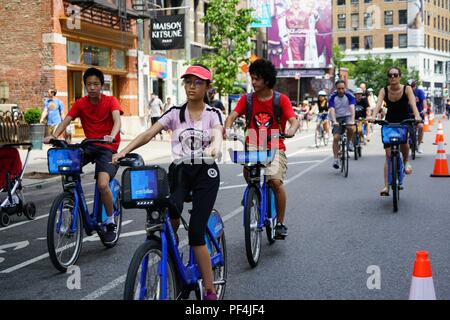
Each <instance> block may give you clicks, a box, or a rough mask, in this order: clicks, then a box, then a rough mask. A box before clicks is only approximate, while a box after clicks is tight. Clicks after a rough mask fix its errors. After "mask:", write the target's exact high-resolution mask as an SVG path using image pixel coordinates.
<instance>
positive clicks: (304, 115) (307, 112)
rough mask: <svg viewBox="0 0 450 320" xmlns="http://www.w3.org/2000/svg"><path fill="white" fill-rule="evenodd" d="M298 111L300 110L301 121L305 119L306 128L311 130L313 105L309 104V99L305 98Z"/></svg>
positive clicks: (299, 117)
mask: <svg viewBox="0 0 450 320" xmlns="http://www.w3.org/2000/svg"><path fill="white" fill-rule="evenodd" d="M298 111H299V113H298V119H299V121H300V122H301V121H302V120H303V121H304V122H306V129H307V130H309V122H310V121H311V119H312V114H311V106H310V104H309V101H308V100H303V102H302V104H301V105H300V107H299V108H298ZM301 129H303V128H301Z"/></svg>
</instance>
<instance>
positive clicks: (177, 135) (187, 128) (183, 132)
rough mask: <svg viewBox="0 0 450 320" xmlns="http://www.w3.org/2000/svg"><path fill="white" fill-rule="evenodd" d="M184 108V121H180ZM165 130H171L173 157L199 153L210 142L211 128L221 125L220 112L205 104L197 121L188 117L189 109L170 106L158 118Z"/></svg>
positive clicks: (177, 157)
mask: <svg viewBox="0 0 450 320" xmlns="http://www.w3.org/2000/svg"><path fill="white" fill-rule="evenodd" d="M182 110H184V118H185V121H184V122H181V121H180V112H181V111H182ZM158 122H159V123H161V125H162V126H163V127H164V129H166V130H172V132H173V133H172V156H173V157H174V158H175V159H179V158H183V157H186V156H191V155H198V154H201V152H202V151H203V150H205V149H206V148H207V147H208V146H209V145H210V144H211V137H212V130H213V128H214V127H215V126H217V125H221V126H223V118H222V112H220V110H218V109H216V108H213V107H210V106H208V105H207V104H205V109H204V110H203V113H202V115H201V119H200V120H199V121H193V120H191V118H190V117H189V111H188V109H187V108H183V107H172V108H170V109H169V110H168V111H167V112H166V113H164V114H163V115H162V117H161V118H159V120H158Z"/></svg>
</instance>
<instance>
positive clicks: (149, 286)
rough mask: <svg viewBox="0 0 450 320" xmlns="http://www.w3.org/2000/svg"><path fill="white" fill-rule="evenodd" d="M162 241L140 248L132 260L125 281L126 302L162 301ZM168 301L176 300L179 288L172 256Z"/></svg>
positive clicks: (168, 280)
mask: <svg viewBox="0 0 450 320" xmlns="http://www.w3.org/2000/svg"><path fill="white" fill-rule="evenodd" d="M161 264H162V247H161V241H160V240H156V239H151V240H147V241H145V242H144V243H143V244H141V245H140V246H139V248H138V249H137V250H136V252H135V253H134V255H133V258H132V259H131V262H130V266H129V267H128V272H127V278H126V280H125V289H124V294H123V296H124V299H125V300H162V299H163V297H162V296H161V294H162V292H161V290H162V286H161V285H162V281H164V280H163V279H162V275H161ZM165 281H166V285H167V292H166V299H167V300H176V299H177V297H178V292H179V286H178V277H177V272H176V269H175V266H174V264H173V260H172V256H171V255H169V256H168V257H167V279H166V280H165Z"/></svg>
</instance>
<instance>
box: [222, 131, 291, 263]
mask: <svg viewBox="0 0 450 320" xmlns="http://www.w3.org/2000/svg"><path fill="white" fill-rule="evenodd" d="M271 138H281V139H284V138H285V136H284V134H278V135H271V136H269V137H268V140H269V139H271ZM229 139H230V140H235V141H240V142H241V143H242V144H243V145H244V146H245V150H244V151H234V150H232V149H229V153H230V157H231V160H232V161H233V162H234V163H238V164H241V165H244V166H245V167H247V168H248V171H249V181H248V185H247V188H246V189H245V191H244V200H243V205H244V217H243V219H244V221H243V224H244V235H245V251H246V255H247V260H248V263H249V264H250V266H251V267H252V268H254V267H256V265H257V264H258V262H259V258H260V254H261V232H262V231H263V230H264V229H266V235H267V240H268V241H269V244H273V243H274V242H275V240H281V239H284V238H278V239H276V238H275V226H276V224H277V212H276V206H275V194H274V192H273V190H272V189H271V188H270V186H269V184H268V181H267V180H266V176H265V175H264V178H263V179H262V181H261V175H263V172H262V171H263V169H264V167H265V166H267V165H268V164H270V163H271V162H272V160H273V158H274V156H275V150H263V151H250V150H248V148H247V144H246V143H245V138H244V137H243V136H236V135H230V137H229Z"/></svg>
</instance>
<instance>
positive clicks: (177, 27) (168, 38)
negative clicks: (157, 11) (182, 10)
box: [150, 14, 185, 50]
mask: <svg viewBox="0 0 450 320" xmlns="http://www.w3.org/2000/svg"><path fill="white" fill-rule="evenodd" d="M184 34H185V26H184V15H183V14H179V15H173V16H160V17H155V18H154V19H152V20H151V22H150V37H151V41H152V47H151V49H152V50H172V49H184V36H185V35H184Z"/></svg>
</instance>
